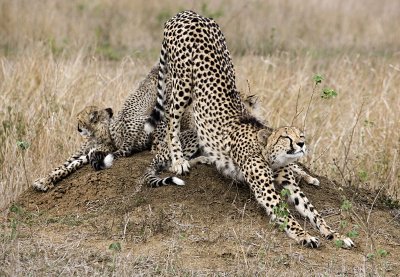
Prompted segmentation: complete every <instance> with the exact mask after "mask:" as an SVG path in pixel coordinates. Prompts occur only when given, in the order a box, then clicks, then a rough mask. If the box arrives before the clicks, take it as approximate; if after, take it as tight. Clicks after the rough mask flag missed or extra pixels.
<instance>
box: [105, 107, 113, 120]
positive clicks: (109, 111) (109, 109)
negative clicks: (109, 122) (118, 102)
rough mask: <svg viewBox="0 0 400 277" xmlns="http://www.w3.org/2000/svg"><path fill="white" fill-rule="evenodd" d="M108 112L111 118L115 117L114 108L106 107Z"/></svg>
mask: <svg viewBox="0 0 400 277" xmlns="http://www.w3.org/2000/svg"><path fill="white" fill-rule="evenodd" d="M106 112H107V113H108V115H109V116H110V118H112V117H113V115H114V112H113V110H112V109H111V108H107V109H106Z"/></svg>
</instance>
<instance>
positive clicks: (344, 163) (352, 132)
mask: <svg viewBox="0 0 400 277" xmlns="http://www.w3.org/2000/svg"><path fill="white" fill-rule="evenodd" d="M364 105H365V99H364V100H363V102H362V103H361V107H360V110H359V112H358V113H357V115H356V122H355V123H354V125H353V128H351V134H350V141H349V144H348V145H347V147H345V154H344V162H343V167H342V171H343V172H344V171H345V169H346V166H347V162H348V159H349V154H350V149H351V144H352V143H353V138H354V133H355V130H356V126H357V124H358V122H359V121H360V117H361V113H362V111H363V108H364Z"/></svg>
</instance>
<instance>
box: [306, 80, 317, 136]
mask: <svg viewBox="0 0 400 277" xmlns="http://www.w3.org/2000/svg"><path fill="white" fill-rule="evenodd" d="M317 85H318V83H317V82H315V84H314V87H313V90H312V93H311V97H310V101H308V106H307V110H306V114H305V116H304V121H303V132H305V131H306V121H307V115H308V111H309V110H310V106H311V102H312V100H313V97H314V94H315V90H316V88H317Z"/></svg>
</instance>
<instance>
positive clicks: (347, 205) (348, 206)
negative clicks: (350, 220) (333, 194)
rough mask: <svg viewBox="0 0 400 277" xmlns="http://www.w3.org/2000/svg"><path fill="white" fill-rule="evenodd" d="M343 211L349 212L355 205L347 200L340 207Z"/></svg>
mask: <svg viewBox="0 0 400 277" xmlns="http://www.w3.org/2000/svg"><path fill="white" fill-rule="evenodd" d="M340 208H341V209H342V211H345V212H348V211H350V210H351V209H352V208H353V204H351V202H350V201H349V200H347V199H345V200H343V202H342V205H341V206H340Z"/></svg>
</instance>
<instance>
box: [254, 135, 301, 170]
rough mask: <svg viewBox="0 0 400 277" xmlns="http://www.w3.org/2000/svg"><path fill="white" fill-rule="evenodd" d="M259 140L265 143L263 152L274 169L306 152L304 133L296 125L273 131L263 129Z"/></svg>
mask: <svg viewBox="0 0 400 277" xmlns="http://www.w3.org/2000/svg"><path fill="white" fill-rule="evenodd" d="M258 141H259V143H261V145H263V150H262V154H263V156H264V158H265V159H266V160H267V161H268V163H269V165H270V166H271V167H272V169H276V168H279V167H282V166H285V165H287V164H289V163H292V162H295V161H297V160H298V159H300V158H301V157H303V156H304V155H305V154H306V146H305V137H304V134H303V132H301V131H300V130H299V129H298V128H296V127H281V128H278V129H276V130H274V131H273V132H272V133H271V132H270V131H268V130H267V129H261V130H260V131H259V132H258Z"/></svg>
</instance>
